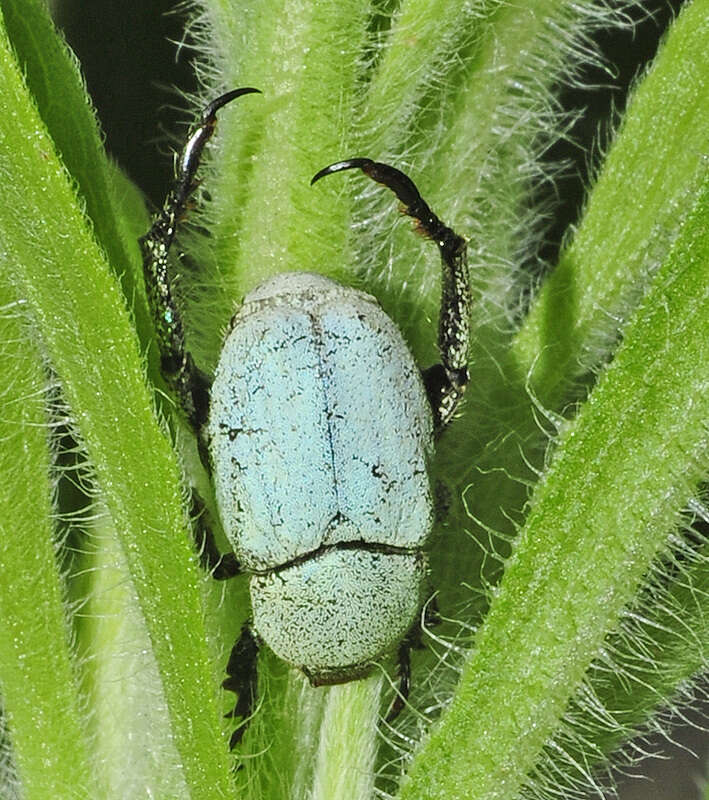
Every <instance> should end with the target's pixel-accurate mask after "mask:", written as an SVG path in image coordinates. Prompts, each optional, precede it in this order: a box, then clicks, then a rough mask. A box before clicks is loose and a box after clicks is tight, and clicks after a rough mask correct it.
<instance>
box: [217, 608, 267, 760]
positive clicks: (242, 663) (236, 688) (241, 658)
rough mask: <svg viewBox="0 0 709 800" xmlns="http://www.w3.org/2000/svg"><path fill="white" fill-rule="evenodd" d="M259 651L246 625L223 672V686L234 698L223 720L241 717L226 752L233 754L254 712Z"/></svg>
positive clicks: (254, 637) (256, 639) (257, 643)
mask: <svg viewBox="0 0 709 800" xmlns="http://www.w3.org/2000/svg"><path fill="white" fill-rule="evenodd" d="M258 651H259V640H258V638H257V637H256V635H255V634H254V632H253V631H252V630H251V624H250V623H249V622H245V623H244V625H243V626H242V628H241V635H240V636H239V638H238V639H237V641H236V644H235V645H234V647H233V648H232V650H231V655H230V656H229V663H228V664H227V668H226V672H227V675H228V677H227V678H226V679H225V680H224V681H223V683H222V686H223V687H224V688H225V689H227V690H229V691H230V692H235V693H236V695H237V699H236V705H235V706H234V708H233V709H232V710H231V711H230V712H229V713H228V714H225V716H226V717H241V718H242V720H243V721H242V722H241V724H240V725H239V726H238V727H237V728H236V729H235V730H234V732H233V733H232V735H231V739H230V740H229V749H230V750H233V749H234V748H235V747H236V745H237V744H239V742H240V741H241V739H242V737H243V735H244V733H245V732H246V728H247V727H248V724H249V719H250V718H251V715H252V714H253V711H254V705H255V703H256V697H257V692H258V671H257V668H256V662H257V658H258Z"/></svg>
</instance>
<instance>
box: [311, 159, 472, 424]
mask: <svg viewBox="0 0 709 800" xmlns="http://www.w3.org/2000/svg"><path fill="white" fill-rule="evenodd" d="M353 168H356V169H361V170H362V172H364V174H365V175H367V176H368V177H369V178H371V179H372V180H374V181H377V183H381V184H383V185H384V186H386V187H387V188H389V189H391V190H392V191H393V192H394V194H395V195H396V196H397V197H398V198H399V200H400V201H401V203H402V204H403V206H404V208H403V210H404V213H405V214H408V215H409V216H410V217H413V218H414V220H415V221H416V227H417V229H418V230H419V231H420V232H421V233H422V234H423V235H424V236H426V237H427V238H429V239H433V241H434V242H435V243H436V244H437V245H438V249H439V251H440V254H441V261H442V266H443V279H442V286H441V311H440V317H439V320H438V349H439V351H440V353H441V362H442V363H440V364H436V365H435V366H433V367H430V368H429V369H427V370H424V373H423V379H424V383H425V385H426V391H427V393H428V399H429V401H430V403H431V408H432V410H433V418H434V424H435V429H436V434H439V433H440V432H441V431H442V430H443V428H445V426H446V425H447V424H448V423H449V422H450V420H451V417H452V416H453V414H454V412H455V409H456V407H457V405H458V403H459V401H460V399H461V397H462V396H463V392H464V391H465V387H466V386H467V383H468V379H469V375H468V348H469V342H470V302H471V301H470V282H469V278H468V244H467V242H466V241H465V239H464V238H463V237H462V236H459V235H458V234H457V233H456V232H455V231H454V230H452V229H451V228H449V227H448V226H447V225H444V224H443V223H442V222H441V220H440V219H439V218H438V217H437V216H436V215H435V214H434V213H433V211H431V209H430V208H429V206H428V205H427V203H426V202H425V200H424V199H423V198H422V197H421V195H420V193H419V190H418V189H417V188H416V185H415V184H414V182H413V181H412V180H411V178H409V177H408V175H405V174H404V173H403V172H401V171H400V170H398V169H396V168H395V167H391V166H389V165H388V164H382V163H381V162H378V161H372V160H371V159H370V158H350V159H347V160H346V161H338V162H336V163H335V164H330V165H329V166H327V167H325V168H324V169H321V170H320V171H319V172H318V173H317V174H316V175H315V176H314V177H313V179H312V180H311V184H313V183H315V181H317V180H320V178H322V177H324V176H325V175H330V174H332V173H333V172H341V171H342V170H345V169H353Z"/></svg>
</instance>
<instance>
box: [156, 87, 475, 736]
mask: <svg viewBox="0 0 709 800" xmlns="http://www.w3.org/2000/svg"><path fill="white" fill-rule="evenodd" d="M254 92H258V90H257V89H253V88H250V87H248V88H241V89H235V90H233V91H230V92H227V93H226V94H223V95H221V96H220V97H218V98H216V99H215V100H214V101H213V102H211V103H209V105H207V106H206V108H205V109H204V111H203V112H202V115H201V118H200V120H199V122H198V124H197V125H196V127H195V129H194V131H193V132H192V134H191V136H190V137H189V139H188V141H187V143H186V145H185V147H184V150H183V153H182V156H181V159H180V161H179V166H178V169H177V177H176V180H175V183H174V186H173V187H172V189H171V190H170V192H169V193H168V196H167V198H166V201H165V204H164V206H163V209H162V211H161V212H160V213H159V214H158V215H157V217H156V218H155V220H154V222H153V225H152V227H151V228H150V230H149V231H148V233H147V234H146V235H145V236H144V237H142V238H141V240H140V243H141V247H142V253H143V263H144V276H145V284H146V290H147V296H148V301H149V305H150V308H151V313H152V316H153V320H154V325H155V331H156V337H157V342H158V346H159V349H160V354H161V365H162V371H163V374H164V376H165V378H166V380H167V382H168V384H169V386H170V387H171V388H172V390H173V391H174V393H175V395H176V397H177V399H178V401H179V404H180V406H181V408H182V410H183V412H184V414H185V416H186V418H187V420H188V421H189V423H190V425H191V426H192V428H193V429H194V431H195V433H196V435H197V438H198V443H199V446H200V455H201V456H202V460H203V462H204V464H205V466H206V468H207V469H208V471H209V472H210V473H211V475H212V480H213V482H214V487H215V496H216V503H217V509H218V512H219V515H220V518H221V523H222V526H223V529H224V532H225V534H226V537H227V539H228V540H229V543H230V544H231V545H232V547H233V552H232V553H227V554H220V553H219V551H218V549H217V547H216V544H215V541H214V537H213V535H212V533H211V527H210V525H209V523H208V520H207V519H206V513H205V511H204V506H203V504H202V502H201V500H200V498H199V496H198V495H197V494H196V492H195V493H194V494H193V498H194V500H193V505H194V510H195V518H196V521H197V522H196V527H197V531H196V534H197V540H198V545H199V547H200V550H201V558H202V562H203V564H204V566H205V567H206V568H208V569H209V570H210V571H211V573H212V575H213V577H214V578H216V579H218V580H224V579H226V578H230V577H232V576H234V575H237V574H239V573H242V572H245V573H247V574H249V575H250V594H251V605H252V619H251V620H250V621H249V622H247V623H246V624H245V625H244V626H243V628H242V631H241V634H240V636H239V639H238V640H237V642H236V644H235V645H234V647H233V649H232V652H231V655H230V657H229V662H228V665H227V676H228V677H227V679H226V680H225V681H224V683H223V686H224V687H225V688H227V689H230V690H232V691H234V692H236V694H237V696H238V697H237V702H236V705H235V707H234V709H233V711H232V712H231V713H230V715H229V716H233V717H239V718H241V720H242V721H241V723H240V724H239V726H238V727H237V728H236V729H235V730H234V732H233V734H232V736H231V741H230V746H231V747H232V748H233V747H234V746H235V745H236V744H237V743H238V742H239V741H240V739H241V737H242V736H243V733H244V731H245V729H246V725H247V723H248V719H249V717H250V716H251V714H252V711H253V705H254V702H255V697H256V691H257V671H256V660H257V655H258V651H259V647H260V645H262V644H263V643H265V644H266V645H268V646H269V647H270V648H271V650H272V651H273V652H274V653H276V655H278V656H279V657H280V658H282V659H283V660H285V661H286V662H288V663H289V664H291V665H293V666H295V667H297V668H299V669H300V670H301V671H302V672H303V673H304V674H305V675H306V676H307V677H308V679H309V680H310V683H311V684H312V685H313V686H320V685H327V684H335V683H344V682H347V681H350V680H355V679H358V678H362V677H364V676H365V675H367V674H368V673H369V672H370V671H371V670H372V669H373V667H374V664H375V662H376V661H377V660H378V659H380V658H381V657H383V656H385V655H387V654H388V653H391V652H393V651H394V650H396V649H397V648H398V674H399V692H398V694H397V697H396V699H395V701H394V702H393V704H392V707H391V710H390V713H389V715H388V717H387V718H388V719H393V718H394V716H396V714H398V713H399V711H400V710H401V708H402V707H403V705H404V702H405V700H406V698H407V696H408V691H409V682H410V654H409V651H410V649H411V647H412V646H413V645H414V644H415V642H416V641H417V638H418V636H419V635H420V614H421V608H422V605H423V596H422V594H423V590H422V587H423V585H424V579H425V575H426V561H425V556H424V553H423V549H422V548H423V545H424V544H425V542H426V539H427V537H428V535H429V532H430V530H431V527H432V524H433V503H432V499H431V490H430V483H429V478H428V473H427V469H428V466H429V463H430V459H431V457H432V453H433V444H434V440H435V439H436V438H437V437H438V436H439V435H440V433H441V432H442V431H443V429H444V428H445V427H446V425H447V424H448V422H449V421H450V419H451V418H452V416H453V414H454V412H455V410H456V407H457V405H458V403H459V401H460V399H461V397H462V395H463V392H464V390H465V387H466V384H467V383H468V368H467V364H468V349H469V312H470V288H469V278H468V266H467V243H466V241H465V239H464V238H463V237H461V236H459V235H458V234H457V233H455V232H454V231H453V230H452V229H451V228H449V227H447V226H446V225H444V224H443V223H442V222H441V221H440V219H439V218H438V217H437V216H436V215H435V214H434V213H433V212H432V211H431V209H430V208H429V206H428V205H427V204H426V203H425V201H424V200H423V198H422V197H421V195H420V193H419V191H418V189H417V188H416V186H415V185H414V183H413V181H411V179H410V178H409V177H408V176H406V175H405V174H404V173H403V172H401V171H399V170H398V169H396V168H394V167H392V166H389V165H388V164H384V163H380V162H376V161H373V160H371V159H368V158H351V159H347V160H345V161H338V162H336V163H334V164H330V165H329V166H327V167H325V168H324V169H322V170H320V171H319V172H318V173H317V174H316V175H315V176H314V177H313V179H312V181H311V184H314V183H316V182H317V181H319V180H320V179H322V178H323V177H325V176H327V175H330V174H333V173H336V172H341V171H343V170H349V169H359V170H361V171H362V172H363V173H364V174H365V175H366V176H368V177H369V178H370V179H372V180H374V181H376V182H378V183H380V184H382V185H384V186H385V187H387V188H389V189H390V190H391V191H393V193H394V194H395V195H396V196H397V198H398V199H399V201H400V202H401V204H402V207H403V211H404V213H406V214H408V215H409V216H411V217H412V218H413V219H414V221H415V224H416V227H417V229H418V230H419V231H420V232H421V233H422V234H423V235H424V236H425V237H427V238H430V239H432V240H433V241H434V242H435V243H436V245H437V246H438V249H439V251H440V255H441V262H442V293H441V295H442V300H441V309H440V319H439V325H438V347H439V351H440V355H441V363H440V364H436V365H434V366H432V367H429V368H428V369H425V370H423V371H421V370H419V368H418V367H417V366H416V363H415V361H414V358H413V356H412V355H411V352H410V350H409V348H408V346H407V345H406V343H405V342H404V339H403V337H402V335H401V333H400V332H399V330H398V328H397V327H396V325H395V324H394V322H392V320H391V319H390V318H389V317H388V316H387V315H386V314H385V313H384V311H383V310H382V309H381V307H380V306H379V304H378V303H377V301H376V300H375V298H374V297H372V296H371V295H368V294H366V293H364V292H361V291H357V290H355V289H352V288H349V287H346V286H343V285H340V284H338V283H336V282H335V281H332V280H330V279H329V278H326V277H324V276H321V275H317V274H313V273H309V272H292V273H286V274H282V275H278V276H276V277H274V278H271V279H270V280H268V281H266V282H265V283H263V284H261V285H260V286H258V287H257V288H255V289H254V290H253V291H251V292H250V293H249V294H247V295H246V297H245V298H244V301H243V305H242V306H241V308H240V309H239V310H238V311H237V313H236V314H235V315H234V317H233V318H232V320H231V323H230V326H229V330H228V332H227V334H226V338H225V340H224V344H223V348H222V351H221V354H220V357H219V361H218V365H217V368H216V372H215V375H214V377H213V378H212V377H210V376H208V375H206V374H205V373H204V372H203V371H202V370H200V369H199V368H198V367H197V366H196V364H195V362H194V359H193V357H192V355H191V354H190V352H189V351H188V350H187V349H186V347H185V338H184V330H183V324H182V318H181V315H180V312H179V309H178V306H177V304H176V301H175V297H174V293H173V287H172V280H171V277H170V270H169V268H168V257H169V251H170V247H171V244H172V242H173V239H174V236H175V232H176V228H177V226H178V223H179V221H180V220H181V219H182V217H183V216H184V215H185V213H186V210H187V205H188V201H189V198H190V196H191V195H192V193H193V192H194V191H195V189H196V186H197V183H198V182H197V178H196V173H197V170H198V167H199V164H200V159H201V155H202V152H203V149H204V146H205V145H206V143H207V141H208V140H209V139H210V137H211V136H212V134H213V133H214V130H215V126H216V118H217V112H218V111H219V109H221V108H222V107H223V106H225V105H226V104H227V103H230V102H231V101H232V100H234V99H236V98H237V97H240V96H242V95H245V94H250V93H254ZM297 266H298V267H299V268H301V267H303V266H304V265H297Z"/></svg>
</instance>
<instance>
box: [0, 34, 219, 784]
mask: <svg viewBox="0 0 709 800" xmlns="http://www.w3.org/2000/svg"><path fill="white" fill-rule="evenodd" d="M0 48H1V50H0V92H2V103H3V107H4V108H6V109H8V112H7V113H6V114H3V115H2V118H1V119H0V163H2V165H3V167H2V178H3V185H4V193H5V201H6V202H5V203H4V204H3V206H2V209H1V210H0V247H1V248H2V252H3V261H4V265H5V268H6V269H7V270H8V271H9V274H10V276H11V278H12V280H13V282H14V284H15V287H16V290H17V292H18V293H19V294H20V295H21V296H23V297H24V298H26V300H27V304H28V311H29V313H30V315H31V316H32V319H33V321H34V324H35V325H36V327H37V330H38V332H39V333H40V335H41V341H42V346H43V349H44V351H45V352H46V353H47V356H48V358H49V361H50V363H51V365H52V367H53V369H54V370H55V371H56V373H57V375H58V378H59V381H60V383H61V386H62V390H63V392H64V397H65V399H66V401H67V402H68V404H69V407H70V409H71V414H72V419H73V423H74V426H75V429H76V431H77V433H78V434H79V435H80V437H81V439H82V442H83V443H84V445H85V447H86V451H87V454H88V458H89V460H90V464H91V466H92V468H93V470H94V472H95V475H96V481H97V483H98V485H99V486H100V488H101V491H102V493H103V497H104V500H105V503H106V507H107V508H108V510H109V513H110V514H111V516H112V519H113V522H114V525H115V528H116V531H117V533H118V535H119V537H120V540H121V546H122V550H123V554H124V557H125V559H126V562H127V564H128V568H129V570H130V572H131V577H132V580H133V583H134V586H135V589H136V593H137V596H138V600H139V603H140V606H141V609H142V613H143V615H144V618H145V623H146V626H147V629H148V632H149V635H150V639H151V642H152V646H153V651H154V654H155V658H156V661H157V664H158V668H159V671H160V675H161V677H162V681H163V686H164V691H165V697H166V700H167V705H168V712H169V714H170V719H171V725H172V732H173V736H174V739H175V743H176V746H177V749H178V751H179V753H180V756H181V758H182V763H183V769H184V773H185V780H186V782H187V784H188V786H189V789H190V791H191V793H192V796H193V797H200V796H203V797H210V798H213V797H228V796H229V795H230V783H231V781H230V778H229V772H228V763H227V757H226V753H225V750H224V745H223V739H222V733H221V722H220V720H219V716H218V709H217V702H216V691H215V686H214V683H213V681H212V679H211V676H212V672H211V663H210V660H209V657H208V652H207V645H206V635H205V630H204V625H203V621H202V605H201V602H200V592H199V582H198V577H197V571H196V565H195V563H194V554H193V552H192V548H191V544H190V537H189V534H188V531H187V520H186V518H185V514H184V512H183V510H182V504H181V499H182V487H181V478H180V473H179V469H178V466H177V463H176V459H175V456H174V453H173V451H172V449H171V447H170V444H169V442H168V440H167V437H166V436H165V434H164V432H163V431H162V430H161V427H160V425H159V424H158V421H157V419H156V417H155V412H154V409H153V404H152V401H151V397H150V394H149V392H148V389H147V387H146V384H145V375H144V370H143V364H142V361H141V358H140V353H139V349H138V342H137V339H136V336H135V332H134V331H133V329H132V326H131V322H130V318H129V315H128V312H127V310H126V308H125V303H124V298H123V295H122V293H121V291H120V289H119V287H118V284H117V282H116V280H115V278H114V276H113V275H112V274H111V272H110V271H109V269H108V267H107V265H106V263H105V261H104V260H103V257H102V253H101V251H100V250H99V248H98V246H97V244H96V242H95V240H94V239H93V237H92V236H91V233H90V231H89V229H88V227H87V225H86V221H85V219H84V217H83V215H82V213H81V209H80V207H79V204H78V201H77V197H76V194H75V192H74V190H73V187H72V184H71V182H70V180H69V178H68V176H67V174H66V172H65V170H64V168H63V165H62V164H61V163H60V161H59V160H58V158H57V155H56V153H55V150H54V146H53V144H52V142H51V140H50V139H49V138H48V136H47V134H46V131H45V129H44V126H43V124H42V121H41V120H40V119H39V117H38V115H37V112H36V110H35V108H34V106H33V104H32V101H31V98H30V97H29V95H28V93H27V90H26V88H25V86H24V83H23V81H22V76H21V73H20V70H19V68H18V66H17V64H16V63H15V61H14V58H13V54H12V52H11V51H10V48H9V44H8V42H7V39H6V38H5V35H4V32H3V34H2V38H1V39H0ZM97 387H100V391H97ZM138 442H139V443H140V446H136V443H138ZM5 591H8V589H5ZM18 760H19V757H18Z"/></svg>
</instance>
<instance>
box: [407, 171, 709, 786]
mask: <svg viewBox="0 0 709 800" xmlns="http://www.w3.org/2000/svg"><path fill="white" fill-rule="evenodd" d="M708 210H709V180H705V181H704V185H703V187H702V191H701V193H700V196H699V197H698V200H697V203H696V204H695V207H694V212H693V214H692V215H691V216H690V217H689V219H688V220H687V222H686V224H685V225H684V226H683V228H682V231H681V233H680V236H679V239H678V242H677V245H676V246H675V247H674V248H673V251H672V253H671V255H670V257H669V258H668V260H667V261H666V263H665V264H663V266H662V267H661V268H660V270H659V271H658V273H657V275H656V276H655V280H654V282H653V285H652V288H651V290H650V291H649V293H648V295H647V297H646V298H645V300H644V302H643V303H642V304H641V306H640V308H639V309H638V312H637V315H636V316H635V318H634V319H633V321H632V322H631V324H630V325H629V326H628V329H627V330H626V333H625V339H624V343H623V345H622V347H621V348H620V349H619V351H618V353H617V355H616V358H615V360H614V361H613V363H612V365H611V366H610V367H609V368H608V370H607V371H606V373H605V374H604V375H603V376H602V378H601V380H600V382H599V385H598V386H597V388H596V389H595V390H594V391H593V393H592V394H591V396H590V398H589V401H588V402H587V403H586V404H585V405H584V407H583V409H582V410H581V412H580V413H579V415H578V417H577V419H576V420H575V422H574V423H571V424H569V425H568V426H567V428H566V430H565V431H564V433H563V435H562V437H561V442H560V446H559V449H558V451H557V453H556V455H555V457H554V459H553V461H552V464H551V465H550V467H549V470H548V472H547V474H546V476H545V479H544V480H543V481H542V482H541V483H540V484H539V486H538V488H537V491H536V493H535V495H534V498H533V503H532V509H531V512H530V515H529V517H528V519H527V523H526V525H525V527H524V530H523V531H522V535H521V537H520V540H519V543H518V545H517V548H516V550H515V552H514V555H513V556H512V558H510V559H509V561H508V563H507V568H506V571H505V576H504V579H503V581H502V583H501V585H500V587H499V591H498V593H497V594H496V596H495V599H494V601H493V603H492V605H491V607H490V612H489V614H488V616H487V618H486V620H485V622H484V624H483V626H482V627H481V629H480V630H479V632H478V635H477V638H476V643H475V649H474V651H473V653H472V655H471V658H470V660H469V662H468V664H467V665H466V668H465V670H464V673H463V676H462V678H461V682H460V685H459V687H458V690H457V693H456V695H455V697H454V700H453V703H452V705H451V708H450V709H449V711H448V713H447V714H446V716H445V717H444V719H443V720H442V722H441V724H440V725H439V726H438V727H437V728H436V729H435V730H434V731H433V732H432V734H431V736H430V738H429V739H428V740H427V741H426V743H425V744H424V746H423V748H422V750H421V753H420V754H419V758H418V759H417V761H416V762H415V763H414V765H413V766H412V769H411V772H410V773H409V776H408V779H407V780H406V781H405V783H404V785H403V786H402V791H401V798H402V800H403V798H417V800H423V798H443V797H445V798H457V797H460V798H463V797H475V798H476V800H488V798H489V799H490V800H492V798H500V799H502V798H513V797H515V796H516V795H517V793H518V792H519V790H520V788H521V786H522V785H523V783H524V781H525V776H526V775H527V774H528V773H529V772H530V771H531V770H532V768H533V767H534V764H535V762H536V761H537V759H538V758H539V755H540V752H541V749H542V747H543V745H544V744H545V742H546V740H547V738H548V737H549V735H550V734H551V733H552V732H553V731H554V729H555V727H556V726H557V725H558V723H559V719H560V717H561V715H562V713H563V711H564V708H565V706H566V704H567V702H568V701H569V699H570V697H571V695H572V693H573V691H574V690H575V688H576V687H577V686H578V684H579V682H580V681H581V679H582V677H583V675H584V673H585V671H586V670H587V669H588V666H589V664H590V663H591V660H592V658H593V657H594V656H595V654H596V653H597V651H598V648H599V647H600V646H601V643H602V641H603V639H604V637H605V635H606V632H607V631H608V630H609V628H611V627H612V626H614V625H615V624H616V620H617V618H618V615H619V614H620V611H621V609H622V608H623V606H624V605H625V604H626V603H627V602H629V601H630V600H631V598H632V597H633V595H634V594H635V592H636V591H637V587H638V585H639V584H640V581H641V580H642V577H643V575H644V574H645V573H646V571H647V570H648V567H649V565H650V563H651V561H652V559H653V558H654V557H655V555H656V554H657V552H658V551H659V550H660V548H662V547H663V545H664V544H665V542H666V539H667V531H668V530H669V529H671V528H672V526H673V525H676V524H677V522H678V509H679V508H681V507H682V505H683V503H684V502H685V501H686V499H687V497H688V494H690V493H691V492H692V491H693V489H694V487H695V486H696V485H697V484H698V483H699V482H700V481H701V480H702V479H705V478H706V459H707V455H709V431H708V430H707V426H706V420H707V419H708V418H709V393H707V391H706V387H707V385H708V384H709V368H708V367H707V364H709V337H708V336H706V334H705V333H704V332H705V331H707V330H709V225H708V224H707V216H708V213H709V211H708ZM697 334H698V335H697ZM650 465H651V468H650ZM638 509H643V513H642V514H639V513H638ZM471 709H474V713H471ZM472 752H475V759H474V761H471V759H470V757H469V754H470V753H472Z"/></svg>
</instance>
